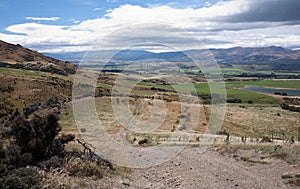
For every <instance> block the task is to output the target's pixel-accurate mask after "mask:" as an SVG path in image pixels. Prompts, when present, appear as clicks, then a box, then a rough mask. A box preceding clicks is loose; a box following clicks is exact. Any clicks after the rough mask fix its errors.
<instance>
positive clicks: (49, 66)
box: [0, 40, 76, 75]
mask: <svg viewBox="0 0 300 189" xmlns="http://www.w3.org/2000/svg"><path fill="white" fill-rule="evenodd" d="M0 67H11V68H21V69H28V70H38V71H44V72H51V73H57V74H62V75H68V74H73V73H75V71H76V66H74V65H73V64H71V63H68V62H64V61H61V60H57V59H54V58H51V57H49V56H45V55H43V54H41V53H39V52H37V51H33V50H30V49H27V48H24V47H22V46H21V45H19V44H17V45H14V44H10V43H6V42H4V41H1V40H0Z"/></svg>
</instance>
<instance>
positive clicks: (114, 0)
mask: <svg viewBox="0 0 300 189" xmlns="http://www.w3.org/2000/svg"><path fill="white" fill-rule="evenodd" d="M117 1H118V0H106V2H108V3H115V2H117Z"/></svg>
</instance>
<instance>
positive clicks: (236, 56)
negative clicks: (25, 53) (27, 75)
mask: <svg viewBox="0 0 300 189" xmlns="http://www.w3.org/2000/svg"><path fill="white" fill-rule="evenodd" d="M209 50H210V52H211V53H212V54H213V55H214V57H215V59H216V60H217V62H218V63H219V64H226V65H247V66H248V67H249V66H251V65H252V66H253V67H254V68H255V67H257V66H261V67H266V68H269V69H274V70H295V69H297V70H300V51H299V50H290V49H285V48H282V47H277V46H270V47H259V48H250V47H247V48H244V47H234V48H229V49H209ZM205 52H207V50H188V51H182V52H162V53H153V52H148V51H143V50H123V51H114V50H111V51H98V52H95V51H94V52H88V53H89V54H88V57H95V59H99V60H101V59H112V61H113V60H115V61H139V60H145V59H152V60H156V61H169V62H189V61H191V59H190V58H189V57H188V56H187V55H186V54H189V55H195V56H197V55H202V54H203V53H205ZM45 54H46V55H48V56H51V57H55V58H57V59H61V60H65V61H71V62H76V61H80V60H81V59H82V58H83V57H84V55H85V54H86V52H67V53H45Z"/></svg>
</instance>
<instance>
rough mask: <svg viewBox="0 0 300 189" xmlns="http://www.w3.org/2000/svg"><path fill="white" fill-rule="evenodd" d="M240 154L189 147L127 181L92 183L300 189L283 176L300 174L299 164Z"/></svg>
mask: <svg viewBox="0 0 300 189" xmlns="http://www.w3.org/2000/svg"><path fill="white" fill-rule="evenodd" d="M238 153H239V154H237V155H235V156H230V155H228V154H226V155H221V154H220V153H218V152H216V150H214V149H211V150H208V151H206V152H204V153H201V152H200V151H199V149H198V148H187V149H185V150H184V151H182V152H181V153H180V154H179V155H178V156H176V157H174V158H173V159H171V160H170V161H168V162H165V163H163V164H161V165H158V166H154V167H151V168H147V169H134V170H133V171H132V172H131V173H130V174H129V175H127V176H125V177H123V178H121V177H113V178H104V179H102V180H99V181H91V183H90V184H91V187H95V188H99V187H100V188H149V189H150V188H185V189H196V188H213V189H215V188H236V189H238V188H241V189H244V188H263V189H267V188H270V189H277V188H278V189H279V188H280V189H283V188H298V187H297V186H295V185H289V184H287V183H285V182H287V181H286V180H284V179H282V175H284V174H286V173H289V172H297V171H298V172H300V167H299V165H290V164H288V163H286V162H284V161H282V160H279V159H275V158H268V159H266V160H265V161H266V163H265V164H262V163H253V162H249V161H243V160H241V158H240V156H247V157H251V156H253V155H255V156H256V157H257V156H259V154H257V152H254V151H251V150H250V151H246V152H245V151H241V152H238ZM239 155H240V156H239Z"/></svg>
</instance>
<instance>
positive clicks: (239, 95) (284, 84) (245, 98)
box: [140, 80, 300, 104]
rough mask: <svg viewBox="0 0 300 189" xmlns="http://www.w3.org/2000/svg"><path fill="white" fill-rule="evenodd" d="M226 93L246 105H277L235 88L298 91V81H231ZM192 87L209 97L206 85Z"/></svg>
mask: <svg viewBox="0 0 300 189" xmlns="http://www.w3.org/2000/svg"><path fill="white" fill-rule="evenodd" d="M140 85H147V86H154V87H157V88H163V89H174V88H176V90H178V91H181V92H184V91H189V90H190V89H191V87H192V85H191V84H178V85H173V87H172V86H171V85H155V84H149V83H140ZM225 85H226V92H227V99H240V100H242V103H247V102H249V101H252V102H253V103H254V104H278V103H279V102H278V100H277V99H275V98H274V97H272V96H269V95H265V94H260V93H255V92H249V91H241V90H238V89H237V88H242V87H245V86H247V85H251V86H260V87H274V88H291V89H300V81H299V80H259V81H232V82H226V83H225ZM194 87H195V89H196V91H197V93H198V94H199V95H200V96H201V95H203V94H207V95H210V93H211V92H210V89H209V86H208V84H207V83H196V84H194Z"/></svg>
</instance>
